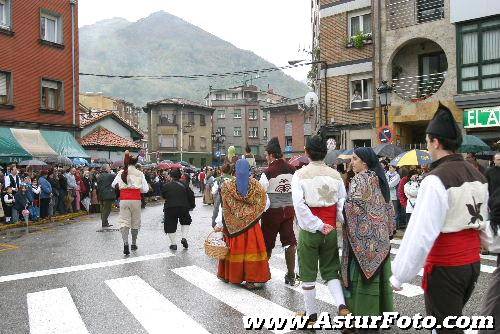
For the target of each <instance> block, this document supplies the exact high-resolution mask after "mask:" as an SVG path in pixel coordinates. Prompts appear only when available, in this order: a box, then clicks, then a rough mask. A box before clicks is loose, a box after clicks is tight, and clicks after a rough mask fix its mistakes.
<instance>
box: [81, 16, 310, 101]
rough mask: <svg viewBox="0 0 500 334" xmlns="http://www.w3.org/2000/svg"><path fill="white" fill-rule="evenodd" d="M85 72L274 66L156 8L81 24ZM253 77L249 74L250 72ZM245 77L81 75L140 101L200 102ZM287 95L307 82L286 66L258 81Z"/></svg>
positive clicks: (88, 85)
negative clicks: (135, 16) (130, 17)
mask: <svg viewBox="0 0 500 334" xmlns="http://www.w3.org/2000/svg"><path fill="white" fill-rule="evenodd" d="M79 37H80V72H82V73H98V74H120V75H121V74H124V75H133V74H144V75H161V74H174V75H190V74H209V73H226V72H235V71H242V70H253V69H261V68H269V67H274V66H275V65H273V64H271V63H270V62H268V61H266V60H264V59H263V58H261V57H259V56H257V55H256V54H254V53H253V52H251V51H246V50H242V49H239V48H237V47H235V46H234V45H232V44H230V43H228V42H226V41H224V40H222V39H220V38H218V37H217V36H214V35H212V34H210V33H208V32H206V31H204V30H202V29H200V28H198V27H196V26H194V25H192V24H190V23H188V22H186V21H184V20H182V19H180V18H178V17H176V16H173V15H171V14H168V13H166V12H163V11H161V12H156V13H153V14H151V15H150V16H148V17H146V18H144V19H141V20H139V21H137V22H129V21H127V20H125V19H122V18H114V19H110V20H104V21H100V22H97V23H95V24H93V25H89V26H84V27H81V28H80V36H79ZM248 78H250V77H248ZM243 80H244V78H243V77H229V78H224V79H213V78H212V79H207V78H204V79H200V80H186V79H168V80H137V79H114V78H98V77H90V76H83V75H82V76H80V91H82V92H87V91H91V92H97V91H99V92H103V93H104V94H106V95H109V96H113V97H121V98H124V99H126V100H128V101H131V102H134V103H135V104H136V105H139V106H141V105H145V103H146V102H148V101H154V100H159V99H163V98H167V97H184V98H189V99H193V100H198V101H201V100H202V99H203V98H204V97H205V95H206V94H207V93H208V89H209V86H212V87H213V88H225V87H232V86H238V85H241V84H242V83H243ZM253 84H255V85H257V86H260V87H261V88H262V89H267V87H268V85H269V86H270V87H271V88H273V89H274V90H275V91H276V92H278V93H279V94H281V95H284V96H287V97H298V96H302V95H304V94H305V93H306V92H307V90H308V89H307V86H306V85H304V84H303V83H301V82H299V81H296V80H294V79H293V78H292V77H290V76H287V75H285V74H284V73H283V72H281V71H277V72H271V73H266V74H261V78H260V79H257V80H256V81H254V82H253Z"/></svg>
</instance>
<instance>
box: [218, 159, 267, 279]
mask: <svg viewBox="0 0 500 334" xmlns="http://www.w3.org/2000/svg"><path fill="white" fill-rule="evenodd" d="M221 199H222V210H219V215H218V216H217V219H216V223H217V225H216V227H215V230H216V231H223V232H224V240H225V242H226V244H227V245H228V247H229V253H228V254H227V256H226V258H225V259H223V260H220V261H219V269H218V273H217V276H218V277H219V279H221V280H223V281H225V282H229V283H233V284H242V283H243V282H244V286H245V287H246V288H247V289H255V288H257V287H258V284H259V283H265V282H267V281H268V280H269V279H271V273H270V271H269V262H268V259H267V252H266V244H265V242H264V236H263V234H262V230H261V228H260V224H259V219H260V216H261V215H262V213H263V212H264V211H265V210H266V209H267V208H268V207H269V199H268V198H267V194H266V190H265V189H264V188H263V187H262V186H261V185H260V183H259V182H258V181H257V180H255V179H253V178H250V165H249V163H248V161H247V160H244V159H240V160H238V162H237V163H236V179H232V180H227V181H225V182H224V183H223V184H222V188H221Z"/></svg>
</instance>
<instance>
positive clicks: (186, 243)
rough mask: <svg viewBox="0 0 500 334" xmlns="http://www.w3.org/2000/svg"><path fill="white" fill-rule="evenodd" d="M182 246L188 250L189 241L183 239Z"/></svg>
mask: <svg viewBox="0 0 500 334" xmlns="http://www.w3.org/2000/svg"><path fill="white" fill-rule="evenodd" d="M181 244H182V246H183V247H184V248H186V249H187V248H188V242H187V240H186V239H185V238H182V239H181Z"/></svg>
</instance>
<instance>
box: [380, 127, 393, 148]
mask: <svg viewBox="0 0 500 334" xmlns="http://www.w3.org/2000/svg"><path fill="white" fill-rule="evenodd" d="M392 139H393V138H392V129H391V128H390V127H388V126H383V127H381V128H379V129H378V140H379V141H380V142H381V143H383V144H384V143H392Z"/></svg>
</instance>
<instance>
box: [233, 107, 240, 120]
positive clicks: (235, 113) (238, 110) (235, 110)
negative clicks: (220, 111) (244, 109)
mask: <svg viewBox="0 0 500 334" xmlns="http://www.w3.org/2000/svg"><path fill="white" fill-rule="evenodd" d="M234 118H241V109H234Z"/></svg>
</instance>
